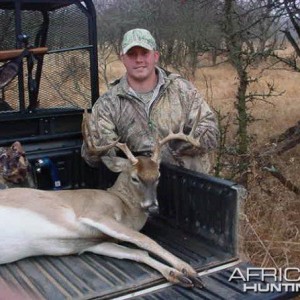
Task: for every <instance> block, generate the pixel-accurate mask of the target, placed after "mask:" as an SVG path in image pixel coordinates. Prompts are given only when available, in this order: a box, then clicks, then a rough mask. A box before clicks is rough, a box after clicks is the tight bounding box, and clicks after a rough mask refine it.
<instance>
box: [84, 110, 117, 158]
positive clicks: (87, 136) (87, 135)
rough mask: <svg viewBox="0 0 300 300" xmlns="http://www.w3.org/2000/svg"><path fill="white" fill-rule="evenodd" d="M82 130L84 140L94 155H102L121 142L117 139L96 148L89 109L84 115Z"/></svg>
mask: <svg viewBox="0 0 300 300" xmlns="http://www.w3.org/2000/svg"><path fill="white" fill-rule="evenodd" d="M81 130H82V135H83V138H84V140H85V142H86V144H87V147H88V149H89V151H90V152H92V153H94V154H98V153H99V154H100V153H103V152H105V151H107V150H109V149H111V148H113V147H115V146H116V145H117V144H118V142H119V140H120V139H117V140H116V141H114V142H112V143H110V144H108V145H105V146H96V145H95V143H94V139H93V137H92V129H91V118H90V114H89V113H88V112H87V109H85V110H84V113H83V117H82V123H81Z"/></svg>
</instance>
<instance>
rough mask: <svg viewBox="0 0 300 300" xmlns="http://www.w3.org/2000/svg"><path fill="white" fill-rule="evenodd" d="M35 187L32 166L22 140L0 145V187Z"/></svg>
mask: <svg viewBox="0 0 300 300" xmlns="http://www.w3.org/2000/svg"><path fill="white" fill-rule="evenodd" d="M12 187H31V188H35V184H34V180H33V177H32V172H31V166H30V163H29V161H28V159H27V158H26V155H25V151H24V149H23V147H22V145H21V143H20V142H18V141H16V142H14V143H13V144H12V145H11V146H10V147H0V189H7V188H12Z"/></svg>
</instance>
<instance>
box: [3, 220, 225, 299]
mask: <svg viewBox="0 0 300 300" xmlns="http://www.w3.org/2000/svg"><path fill="white" fill-rule="evenodd" d="M143 231H144V232H145V233H147V235H149V236H150V237H152V238H153V239H155V240H156V241H157V242H158V243H159V244H161V245H162V246H163V247H165V248H166V249H168V250H170V251H171V252H172V253H174V254H175V255H177V256H178V257H180V258H182V259H184V260H185V261H187V262H189V263H191V265H192V266H194V267H195V268H196V269H197V270H198V271H200V270H203V269H205V268H207V267H208V266H213V265H218V264H220V263H224V259H225V258H226V255H224V253H222V252H220V251H216V250H215V249H213V248H212V247H209V246H207V245H204V244H203V242H201V241H200V240H199V239H198V240H197V239H196V238H193V237H191V236H189V235H187V234H185V233H184V232H182V231H179V230H176V231H175V230H174V229H172V228H170V227H169V226H167V225H166V224H165V223H164V222H162V221H161V220H159V219H151V220H150V221H149V222H148V224H147V225H146V226H145V228H144V230H143ZM174 234H175V235H176V236H174ZM199 250H200V251H199ZM224 256H225V257H224ZM227 259H231V258H230V257H227ZM0 277H1V279H2V280H5V281H6V282H7V283H8V284H13V285H14V286H15V287H16V288H19V289H24V290H26V292H27V293H32V295H33V296H36V297H38V298H44V299H55V300H60V299H70V298H71V299H93V298H97V299H112V298H113V297H117V296H120V295H124V294H126V293H128V292H130V293H132V292H134V291H138V290H141V289H144V288H147V287H149V286H153V285H154V284H161V283H163V282H165V280H164V279H163V278H162V276H161V275H160V274H159V273H158V272H157V271H155V270H153V269H151V268H150V267H148V266H146V265H143V264H140V263H136V262H132V261H127V260H119V259H114V258H109V257H103V256H100V255H94V254H88V253H86V254H82V255H80V256H77V255H76V256H63V257H50V256H43V257H35V258H28V259H23V260H21V261H18V262H16V263H11V264H7V265H3V266H1V267H0Z"/></svg>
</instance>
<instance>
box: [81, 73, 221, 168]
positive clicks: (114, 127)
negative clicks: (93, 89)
mask: <svg viewBox="0 0 300 300" xmlns="http://www.w3.org/2000/svg"><path fill="white" fill-rule="evenodd" d="M157 70H158V71H159V73H160V74H163V75H162V76H163V80H164V84H163V85H162V86H161V87H160V91H159V93H158V95H157V97H156V99H155V101H154V102H153V103H152V104H151V106H150V109H149V111H148V112H147V110H146V109H145V104H144V103H143V102H142V101H141V100H140V99H138V98H137V97H135V96H133V95H132V93H131V92H130V87H129V86H128V84H127V80H126V75H125V76H124V77H122V78H121V79H120V80H119V81H118V82H117V84H115V85H114V86H113V87H112V88H111V89H110V90H109V91H108V92H107V93H106V94H104V95H103V96H101V97H100V98H99V99H98V100H97V101H96V103H95V105H94V106H93V109H92V114H91V120H92V128H91V129H92V136H91V137H90V138H91V139H93V142H94V144H95V145H97V146H102V145H106V144H108V143H111V142H112V141H114V140H116V139H117V138H119V137H120V138H121V139H120V142H122V143H126V144H127V145H128V147H129V148H130V150H131V151H133V152H140V153H143V152H150V151H151V150H152V149H153V147H154V145H155V141H156V138H157V137H158V138H162V137H164V136H166V135H167V134H168V132H169V126H171V128H172V130H173V132H175V133H176V132H178V130H179V125H180V120H181V118H182V116H184V119H185V127H184V128H185V132H187V133H188V132H189V131H190V129H191V128H192V125H193V121H194V120H195V118H196V115H197V112H198V109H199V108H200V107H201V117H200V120H201V121H200V122H199V123H198V125H197V128H196V135H197V136H201V140H200V142H201V148H200V149H198V148H197V149H196V148H194V147H192V146H191V145H189V144H188V143H186V142H184V141H172V142H170V143H169V144H168V145H166V146H165V147H164V149H163V151H162V161H164V162H168V163H171V164H175V165H180V166H183V167H186V168H189V169H193V170H195V171H199V172H204V173H208V172H209V170H210V162H209V158H208V154H207V153H208V152H209V151H210V150H212V149H214V148H216V146H217V140H218V127H217V123H216V119H215V115H214V113H213V112H212V111H211V109H210V108H209V106H208V104H207V103H206V102H205V101H204V99H203V97H202V96H201V95H200V93H199V92H198V91H197V90H196V88H195V87H194V86H193V84H192V83H191V82H189V81H187V80H185V79H183V78H182V77H180V76H179V75H177V74H168V75H167V74H166V72H165V71H163V70H162V69H159V68H158V69H157ZM203 132H205V133H204V134H203ZM180 149H182V151H180ZM103 154H105V153H99V155H98V156H93V155H91V154H90V153H89V151H88V149H87V146H86V143H85V142H83V145H82V156H83V158H84V159H85V160H86V162H87V163H88V164H89V165H91V166H94V167H95V166H97V165H98V162H99V160H100V155H103ZM107 155H116V153H115V149H113V150H110V152H109V153H108V154H107Z"/></svg>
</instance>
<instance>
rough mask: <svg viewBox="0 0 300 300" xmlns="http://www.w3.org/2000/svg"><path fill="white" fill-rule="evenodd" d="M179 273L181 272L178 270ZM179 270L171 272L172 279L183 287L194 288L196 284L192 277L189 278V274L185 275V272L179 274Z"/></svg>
mask: <svg viewBox="0 0 300 300" xmlns="http://www.w3.org/2000/svg"><path fill="white" fill-rule="evenodd" d="M178 273H179V272H178ZM178 273H177V272H176V273H175V272H173V271H171V272H170V274H169V275H170V277H171V278H172V280H170V281H171V282H173V283H176V284H178V285H180V286H182V287H185V288H192V287H193V286H194V284H193V282H192V280H191V279H189V278H188V277H187V276H185V275H183V274H180V273H179V274H178Z"/></svg>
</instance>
